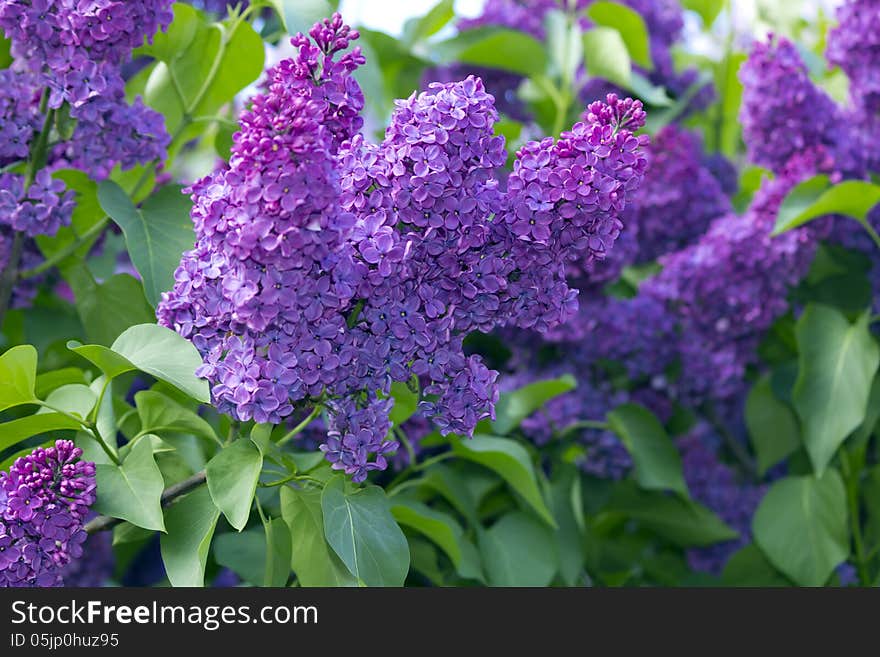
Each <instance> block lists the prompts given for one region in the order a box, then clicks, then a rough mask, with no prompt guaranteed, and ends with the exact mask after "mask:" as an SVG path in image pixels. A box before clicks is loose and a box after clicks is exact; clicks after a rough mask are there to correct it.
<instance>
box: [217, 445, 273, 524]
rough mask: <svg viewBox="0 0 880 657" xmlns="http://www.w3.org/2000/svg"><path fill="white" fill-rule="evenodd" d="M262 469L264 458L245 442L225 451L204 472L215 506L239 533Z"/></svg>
mask: <svg viewBox="0 0 880 657" xmlns="http://www.w3.org/2000/svg"><path fill="white" fill-rule="evenodd" d="M262 469H263V455H262V454H261V452H260V450H259V449H257V446H256V445H254V443H253V442H251V440H250V439H248V438H240V439H239V440H236V441H235V442H234V443H232V444H231V445H230V446H229V447H224V448H223V449H222V450H220V451H219V452H217V455H216V456H215V457H214V458H212V459H211V460H210V461H209V462H208V466H207V468H205V472H206V474H207V478H208V489H209V490H210V491H211V498H212V499H213V500H214V504H215V505H216V506H217V508H218V509H220V510H221V511H222V512H223V515H224V516H226V519H227V520H228V521H229V524H230V525H232V526H233V527H235V528H236V529H237V530H238V531H241V530H242V529H244V527H245V525H246V524H247V521H248V517H249V516H250V512H251V505H252V504H253V501H254V495H255V494H256V492H257V481H258V480H259V478H260V472H261V471H262Z"/></svg>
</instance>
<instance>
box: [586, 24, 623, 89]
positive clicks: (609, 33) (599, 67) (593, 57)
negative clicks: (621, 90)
mask: <svg viewBox="0 0 880 657" xmlns="http://www.w3.org/2000/svg"><path fill="white" fill-rule="evenodd" d="M584 62H585V65H586V68H587V73H589V74H590V75H591V76H593V77H597V78H602V79H604V80H608V81H609V82H613V83H614V84H617V85H619V86H621V87H628V86H629V84H630V74H631V73H632V64H631V62H630V56H629V51H628V50H627V48H626V43H625V42H624V40H623V37H622V36H620V32H618V31H617V30H615V29H614V28H611V27H594V28H592V29H590V30H587V31H586V32H584Z"/></svg>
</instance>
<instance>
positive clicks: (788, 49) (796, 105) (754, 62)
mask: <svg viewBox="0 0 880 657" xmlns="http://www.w3.org/2000/svg"><path fill="white" fill-rule="evenodd" d="M739 78H740V80H741V81H742V83H743V98H742V107H741V109H740V121H741V122H742V126H743V138H744V139H745V142H746V147H747V150H748V156H749V160H750V161H751V162H753V163H754V164H758V165H760V166H763V167H767V168H769V169H771V170H772V171H776V172H778V171H780V170H781V169H782V168H783V167H784V166H785V165H786V163H787V162H788V161H789V160H790V159H791V157H792V156H793V155H794V154H796V153H799V152H801V151H803V150H804V149H806V148H815V147H822V146H824V147H827V148H828V149H833V148H834V147H835V144H836V141H837V139H838V136H839V133H840V127H839V126H840V125H841V124H842V120H841V117H840V115H839V109H838V107H837V105H836V104H835V103H834V101H833V100H832V99H831V98H830V97H829V96H828V95H827V94H826V93H825V92H823V91H822V90H820V89H819V88H818V87H817V86H816V85H815V84H813V82H812V81H811V80H810V78H809V75H808V74H807V67H806V65H805V64H804V62H803V60H802V59H801V56H800V53H799V52H798V51H797V48H796V47H795V46H794V44H793V43H791V42H790V41H788V40H787V39H784V38H781V37H775V36H772V35H771V37H770V39H769V41H768V42H767V43H761V42H757V43H755V45H754V47H753V48H752V52H751V53H750V54H749V58H748V59H747V60H746V62H745V64H743V66H742V68H741V69H740V71H739Z"/></svg>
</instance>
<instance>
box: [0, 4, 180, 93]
mask: <svg viewBox="0 0 880 657" xmlns="http://www.w3.org/2000/svg"><path fill="white" fill-rule="evenodd" d="M170 6H171V2H170V0H126V1H125V2H120V1H118V0H3V1H2V2H0V28H2V29H3V31H4V32H5V33H6V36H7V37H8V38H9V39H10V40H11V41H12V54H13V55H14V56H15V58H16V59H17V60H19V61H21V62H23V63H25V64H26V65H27V67H28V68H29V69H30V70H32V71H34V72H35V73H37V74H40V75H41V76H42V81H41V86H46V87H48V88H49V89H50V92H51V93H50V95H49V106H50V107H53V108H57V107H61V105H62V103H64V102H67V103H69V104H70V105H71V106H72V107H79V106H80V105H82V104H83V103H85V102H86V101H87V100H89V99H90V98H92V97H93V96H96V95H97V96H100V95H103V94H104V92H105V91H106V90H107V88H108V86H110V87H112V86H113V84H114V79H115V78H118V77H119V73H118V71H117V70H116V69H115V67H116V66H118V65H119V64H122V63H123V62H125V61H127V60H128V59H129V57H130V56H131V51H132V50H133V49H134V48H137V47H138V46H140V45H141V44H142V43H143V42H144V36H145V35H148V36H151V35H152V34H154V33H155V32H156V30H158V29H159V28H165V27H166V26H167V25H168V24H169V23H170V22H171V19H172V14H171V11H170Z"/></svg>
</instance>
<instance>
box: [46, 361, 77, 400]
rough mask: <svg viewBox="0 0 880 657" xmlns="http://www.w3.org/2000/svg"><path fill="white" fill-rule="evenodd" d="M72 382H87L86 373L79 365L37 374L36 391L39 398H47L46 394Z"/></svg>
mask: <svg viewBox="0 0 880 657" xmlns="http://www.w3.org/2000/svg"><path fill="white" fill-rule="evenodd" d="M70 383H82V384H87V383H88V380H86V376H85V373H84V372H83V371H82V370H81V369H79V368H78V367H64V368H62V369H60V370H52V371H51V372H45V373H43V374H38V375H37V380H36V385H35V387H34V391H35V393H36V396H37V398H38V399H45V398H46V395H48V394H49V393H50V392H52V391H53V390H55V389H56V388H60V387H61V386H65V385H68V384H70Z"/></svg>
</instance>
